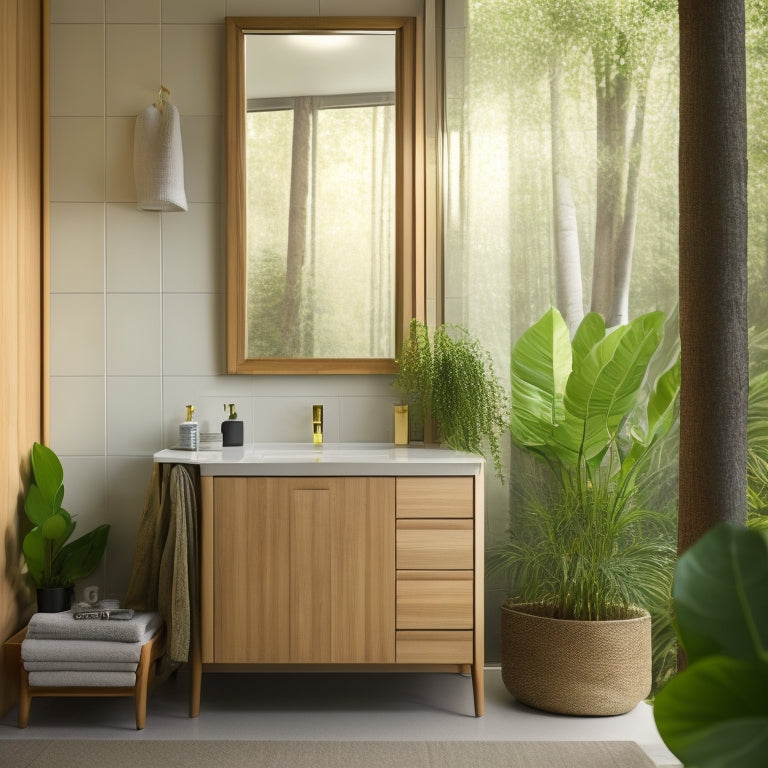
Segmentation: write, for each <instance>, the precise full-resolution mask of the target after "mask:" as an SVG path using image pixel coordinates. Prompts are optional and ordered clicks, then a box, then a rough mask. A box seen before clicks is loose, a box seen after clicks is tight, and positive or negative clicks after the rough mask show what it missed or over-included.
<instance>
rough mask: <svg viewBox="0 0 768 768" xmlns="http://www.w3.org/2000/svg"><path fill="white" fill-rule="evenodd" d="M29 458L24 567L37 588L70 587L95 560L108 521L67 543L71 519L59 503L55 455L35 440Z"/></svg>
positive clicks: (89, 570)
mask: <svg viewBox="0 0 768 768" xmlns="http://www.w3.org/2000/svg"><path fill="white" fill-rule="evenodd" d="M31 459H32V472H33V475H34V482H33V483H32V484H31V485H30V487H29V492H28V493H27V498H26V500H25V502H24V511H25V512H26V514H27V517H28V518H29V520H30V522H31V523H32V525H33V526H34V527H33V528H32V530H31V531H30V532H29V533H28V534H27V535H26V536H25V537H24V541H23V543H22V550H23V552H24V558H25V560H26V561H27V568H28V569H29V573H30V575H31V576H32V580H33V581H34V582H35V585H36V586H37V587H38V589H48V588H55V587H71V586H73V585H74V584H75V582H76V581H79V580H80V579H84V578H85V577H86V576H88V575H89V574H91V573H92V572H93V570H94V569H95V568H96V566H97V565H98V564H99V561H100V560H101V558H102V556H103V555H104V550H105V548H106V546H107V537H108V535H109V525H107V524H103V525H99V526H97V527H96V528H94V529H93V530H92V531H89V532H88V533H86V534H84V535H83V536H81V537H80V538H78V539H75V540H74V541H70V542H69V543H67V542H68V539H69V538H70V536H72V534H73V533H74V530H75V521H74V520H73V519H72V516H71V515H70V514H69V512H67V511H66V510H65V509H64V508H63V507H62V506H61V504H62V502H63V500H64V470H63V469H62V466H61V462H60V461H59V457H58V456H57V455H56V454H55V453H54V452H53V451H52V450H51V449H50V448H47V447H46V446H44V445H41V444H40V443H35V444H34V445H33V446H32V452H31Z"/></svg>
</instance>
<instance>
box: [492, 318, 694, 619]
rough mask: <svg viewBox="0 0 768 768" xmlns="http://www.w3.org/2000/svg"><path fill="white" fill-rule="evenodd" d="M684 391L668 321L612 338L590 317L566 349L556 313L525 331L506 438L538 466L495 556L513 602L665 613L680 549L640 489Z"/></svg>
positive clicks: (565, 615) (645, 323)
mask: <svg viewBox="0 0 768 768" xmlns="http://www.w3.org/2000/svg"><path fill="white" fill-rule="evenodd" d="M671 324H672V323H670V325H671ZM679 387H680V364H679V349H678V343H677V334H676V333H674V332H673V330H672V328H670V330H669V333H667V334H665V318H664V315H663V314H662V313H661V312H653V313H649V314H646V315H643V316H641V317H638V318H636V319H635V320H633V321H632V322H630V323H628V324H627V325H624V326H620V327H618V328H615V329H612V330H606V327H605V323H604V322H603V319H602V318H601V317H600V316H599V315H597V314H595V313H590V314H588V315H587V316H586V317H585V318H584V320H583V322H582V323H581V324H580V326H579V328H578V329H577V331H576V333H575V335H574V338H573V341H571V338H570V335H569V332H568V328H567V326H566V324H565V321H564V320H563V318H562V316H561V315H560V313H559V312H558V311H557V310H556V309H550V310H548V311H547V312H546V313H545V314H544V315H543V316H542V317H541V318H540V319H539V320H538V321H537V322H536V323H535V324H534V325H532V326H531V327H530V328H528V329H527V330H526V331H525V333H523V335H522V336H521V337H520V339H519V340H518V342H517V344H516V345H515V347H514V349H513V351H512V358H511V419H510V432H511V436H512V440H513V442H514V443H515V444H516V445H517V446H518V447H519V448H521V449H522V450H523V451H525V452H526V453H528V454H529V455H530V456H532V457H533V458H534V459H536V460H537V461H536V462H534V463H533V467H532V469H531V470H530V471H529V472H528V473H527V480H526V481H525V482H524V484H523V487H522V499H521V503H520V504H519V505H515V506H513V509H512V512H511V521H510V522H511V524H510V530H509V540H508V541H507V542H506V543H505V544H504V545H503V546H502V547H500V548H499V549H498V550H497V551H496V552H495V553H494V555H493V564H494V567H495V568H496V569H498V570H503V571H505V572H506V573H507V574H508V575H509V578H510V588H511V593H510V602H524V603H537V604H539V605H540V606H541V607H543V608H544V610H545V611H546V612H547V613H548V614H549V615H551V616H554V617H556V618H562V619H580V620H603V619H611V618H625V617H626V616H628V615H632V612H633V610H634V607H635V606H640V607H643V608H646V609H649V610H650V609H651V606H659V607H660V608H663V607H666V606H668V601H669V589H670V582H671V573H672V563H673V561H674V546H673V544H672V542H671V541H670V539H669V536H668V535H665V531H664V528H665V523H666V521H665V518H664V516H663V515H661V514H659V513H658V512H657V511H656V510H649V509H646V508H644V507H643V505H642V504H641V503H640V499H641V497H640V496H639V495H638V488H639V485H638V479H639V478H640V477H642V475H643V473H644V472H648V471H649V467H650V457H651V455H652V454H653V452H654V451H655V449H656V447H657V445H658V444H659V443H660V442H661V441H662V439H663V438H664V437H665V436H666V435H667V434H668V433H669V432H670V430H671V429H672V428H673V426H674V425H675V424H676V420H677V395H678V392H679ZM532 477H533V478H534V479H531V478H532Z"/></svg>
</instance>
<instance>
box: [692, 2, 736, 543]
mask: <svg viewBox="0 0 768 768" xmlns="http://www.w3.org/2000/svg"><path fill="white" fill-rule="evenodd" d="M679 13H680V341H681V345H682V387H681V394H680V398H681V405H680V408H681V413H680V476H679V491H680V502H679V527H678V530H679V538H678V544H679V548H680V551H681V552H682V551H684V550H685V549H687V548H688V547H689V546H690V545H691V544H693V543H694V542H695V541H696V540H697V539H698V538H699V537H700V536H702V535H703V534H704V533H706V532H707V530H709V529H710V528H712V527H714V526H715V525H716V524H717V523H719V522H721V521H734V522H744V521H745V519H746V456H747V437H746V435H747V432H746V424H747V397H748V387H749V370H748V349H747V135H746V86H745V80H746V77H745V23H744V4H743V2H734V0H709V2H706V3H701V2H698V0H681V2H680V4H679Z"/></svg>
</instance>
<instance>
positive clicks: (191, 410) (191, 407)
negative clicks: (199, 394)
mask: <svg viewBox="0 0 768 768" xmlns="http://www.w3.org/2000/svg"><path fill="white" fill-rule="evenodd" d="M194 412H195V406H194V405H188V406H187V421H192V414H193V413H194Z"/></svg>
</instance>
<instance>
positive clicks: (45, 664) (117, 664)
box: [24, 661, 139, 672]
mask: <svg viewBox="0 0 768 768" xmlns="http://www.w3.org/2000/svg"><path fill="white" fill-rule="evenodd" d="M138 666H139V663H138V662H137V661H25V662H24V669H26V670H27V672H135V671H136V668H137V667H138Z"/></svg>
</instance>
